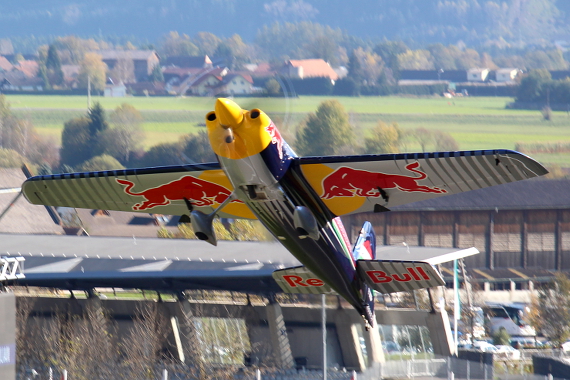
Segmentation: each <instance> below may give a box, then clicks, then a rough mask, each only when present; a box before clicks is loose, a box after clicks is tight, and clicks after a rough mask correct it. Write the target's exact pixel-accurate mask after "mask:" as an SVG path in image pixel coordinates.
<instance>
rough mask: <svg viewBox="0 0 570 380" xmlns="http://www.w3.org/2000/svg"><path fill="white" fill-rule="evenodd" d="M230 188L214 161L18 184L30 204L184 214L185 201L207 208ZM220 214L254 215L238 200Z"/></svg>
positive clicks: (57, 176)
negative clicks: (20, 185)
mask: <svg viewBox="0 0 570 380" xmlns="http://www.w3.org/2000/svg"><path fill="white" fill-rule="evenodd" d="M232 190H233V187H232V185H231V183H230V181H229V179H228V178H227V177H226V175H225V174H224V172H223V171H222V170H221V168H220V165H219V164H218V163H209V164H197V165H182V166H164V167H155V168H144V169H125V170H109V171H101V172H89V173H71V174H69V173H67V174H55V175H47V176H37V177H32V178H29V179H28V180H26V182H24V184H23V185H22V191H23V193H24V196H25V197H26V198H27V199H28V201H30V203H33V204H41V205H48V206H63V207H76V208H88V209H98V210H117V211H137V212H144V213H153V214H165V215H184V214H189V211H188V203H189V204H190V205H191V207H192V208H196V209H198V210H201V211H203V212H205V213H209V212H212V211H213V210H214V209H215V208H217V207H218V206H219V205H220V204H221V203H222V202H223V201H224V200H226V199H227V197H228V196H229V195H230V194H231V192H232ZM219 215H220V216H221V217H226V218H247V219H255V216H254V215H253V214H252V212H251V211H250V210H249V208H248V207H247V206H246V205H245V204H244V203H242V202H241V201H238V200H234V201H232V202H230V203H229V204H228V205H227V206H226V207H225V208H224V209H223V211H221V212H220V213H219Z"/></svg>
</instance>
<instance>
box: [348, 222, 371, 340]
mask: <svg viewBox="0 0 570 380" xmlns="http://www.w3.org/2000/svg"><path fill="white" fill-rule="evenodd" d="M352 257H353V258H354V261H358V260H374V259H375V258H376V235H375V234H374V228H372V224H371V223H370V222H364V224H363V225H362V228H361V229H360V234H359V235H358V239H356V243H354V249H353V250H352ZM361 292H362V298H363V299H364V306H365V310H366V319H367V322H368V324H367V329H368V326H371V327H374V325H375V323H376V321H375V320H376V318H375V316H374V290H373V289H372V288H371V287H370V286H369V285H368V284H366V283H365V282H362V286H361Z"/></svg>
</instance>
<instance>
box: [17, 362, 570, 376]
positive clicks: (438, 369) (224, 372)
mask: <svg viewBox="0 0 570 380" xmlns="http://www.w3.org/2000/svg"><path fill="white" fill-rule="evenodd" d="M159 367H160V368H156V370H155V371H154V377H151V378H152V379H153V380H163V379H167V380H190V379H191V380H195V379H197V378H200V374H199V370H198V368H196V367H192V366H186V365H180V364H170V365H166V366H164V365H161V366H159ZM521 368H522V367H517V366H516V365H515V363H514V361H513V362H510V363H509V362H505V361H499V362H495V363H494V365H493V364H489V363H485V362H483V361H480V362H475V361H470V360H462V359H459V358H456V357H439V358H435V357H434V358H432V359H410V360H389V361H386V362H385V363H382V364H381V365H380V366H378V367H375V368H370V369H368V370H367V371H365V372H363V373H358V374H356V373H354V372H350V371H345V370H338V369H334V368H331V369H327V380H379V379H416V380H428V379H432V380H436V379H441V380H471V379H473V380H477V379H481V380H570V373H568V377H566V378H565V377H564V376H562V377H557V376H552V375H549V374H543V375H537V374H531V373H527V371H526V370H521ZM206 372H207V373H206V374H205V375H206V377H207V378H209V379H227V378H233V379H237V380H321V379H322V378H323V372H322V370H307V369H300V370H296V369H286V370H276V369H274V368H262V369H260V370H258V369H255V368H251V367H245V368H244V367H229V366H225V367H219V368H216V369H212V368H210V369H209V370H208V371H206ZM114 374H115V375H116V377H115V378H106V379H105V380H114V379H117V380H118V379H124V378H126V377H124V374H122V373H120V371H118V372H116V373H114ZM72 375H73V374H72V373H70V374H69V376H70V377H69V378H70V379H73V377H72ZM147 375H148V374H147ZM61 376H62V372H61V371H58V370H56V369H51V370H50V369H49V368H38V369H25V370H21V371H19V373H18V376H17V379H18V380H60V379H61V378H62V377H61ZM145 378H147V377H145ZM133 380H137V379H133Z"/></svg>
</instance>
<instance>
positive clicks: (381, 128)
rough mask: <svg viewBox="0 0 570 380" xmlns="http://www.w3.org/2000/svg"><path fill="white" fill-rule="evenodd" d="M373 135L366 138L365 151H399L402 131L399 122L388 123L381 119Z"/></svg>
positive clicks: (375, 152) (376, 152)
mask: <svg viewBox="0 0 570 380" xmlns="http://www.w3.org/2000/svg"><path fill="white" fill-rule="evenodd" d="M371 134H372V136H370V137H367V138H365V139H364V146H365V148H364V153H367V154H379V153H399V152H400V148H399V141H400V139H401V136H402V131H401V130H400V127H399V126H398V124H397V123H392V124H386V123H384V122H383V121H379V122H378V124H376V127H374V129H373V130H372V132H371Z"/></svg>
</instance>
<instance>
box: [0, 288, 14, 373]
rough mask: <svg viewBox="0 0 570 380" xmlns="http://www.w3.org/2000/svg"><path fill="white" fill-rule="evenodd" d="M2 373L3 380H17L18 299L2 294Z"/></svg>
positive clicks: (0, 324) (0, 316)
mask: <svg viewBox="0 0 570 380" xmlns="http://www.w3.org/2000/svg"><path fill="white" fill-rule="evenodd" d="M0 321H1V322H0V373H1V374H2V379H6V380H10V379H11V380H14V379H16V297H15V296H14V294H13V293H0Z"/></svg>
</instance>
